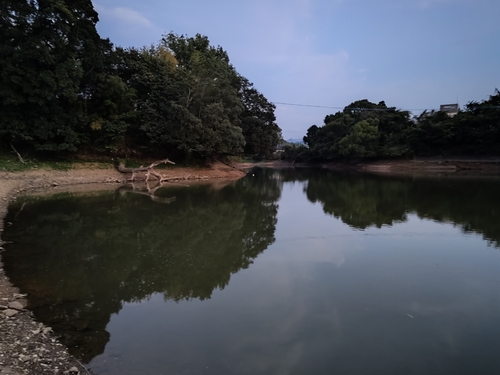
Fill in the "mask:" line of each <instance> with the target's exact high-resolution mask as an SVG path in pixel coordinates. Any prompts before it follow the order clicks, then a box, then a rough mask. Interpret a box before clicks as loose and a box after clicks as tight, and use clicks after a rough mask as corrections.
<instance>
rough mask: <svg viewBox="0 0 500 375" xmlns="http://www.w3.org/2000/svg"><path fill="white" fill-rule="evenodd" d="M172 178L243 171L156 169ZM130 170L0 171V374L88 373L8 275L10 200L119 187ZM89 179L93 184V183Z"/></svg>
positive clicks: (224, 176) (220, 167) (233, 174)
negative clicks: (6, 231) (6, 223)
mask: <svg viewBox="0 0 500 375" xmlns="http://www.w3.org/2000/svg"><path fill="white" fill-rule="evenodd" d="M158 171H159V172H160V173H161V174H162V175H163V176H165V177H166V178H168V179H169V181H182V182H184V183H186V181H188V180H192V181H195V180H213V179H235V178H240V177H242V176H244V175H245V173H244V172H242V171H240V170H238V169H235V168H232V167H230V166H227V165H224V164H222V163H216V164H214V165H212V166H211V167H210V168H204V169H202V168H198V169H197V168H172V169H161V170H158ZM124 183H126V176H125V175H123V174H122V173H120V172H118V171H116V170H115V169H111V168H110V169H95V168H92V165H79V166H77V167H75V168H74V169H71V170H68V171H47V170H32V171H28V172H19V173H9V172H0V375H21V374H23V375H24V374H28V375H40V374H87V373H89V372H88V371H87V370H86V369H85V368H84V366H83V365H82V364H80V363H79V362H78V361H77V360H76V359H75V358H73V357H71V356H70V355H69V354H68V353H67V349H66V348H65V347H64V346H63V345H62V344H60V343H59V342H58V340H57V337H55V336H54V335H53V334H52V332H51V329H50V328H49V327H45V326H43V324H41V323H38V322H37V321H36V320H35V319H34V317H33V315H32V313H31V312H30V311H28V310H26V309H24V307H25V306H26V298H25V297H26V296H23V295H20V294H19V290H17V289H16V288H15V287H14V286H13V285H12V284H11V283H10V282H9V280H8V279H7V277H6V276H5V273H4V270H3V264H2V261H1V252H3V251H4V249H3V247H1V246H2V244H3V242H2V239H1V233H2V230H3V226H4V220H3V219H4V217H5V215H6V213H7V208H8V204H9V202H10V201H12V200H13V199H15V197H16V195H18V194H21V193H23V192H26V191H35V190H37V191H40V190H53V191H54V192H55V191H57V190H61V189H68V188H69V187H70V186H71V187H73V188H74V186H77V187H78V188H77V189H78V190H80V191H81V190H85V187H86V186H87V187H89V188H91V189H93V190H94V189H95V188H96V187H95V184H106V187H111V188H113V187H115V188H116V187H118V186H119V185H121V184H124ZM89 185H92V187H90V186H89Z"/></svg>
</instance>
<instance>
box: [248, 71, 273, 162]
mask: <svg viewBox="0 0 500 375" xmlns="http://www.w3.org/2000/svg"><path fill="white" fill-rule="evenodd" d="M240 99H241V102H242V103H243V106H244V110H243V113H242V114H241V116H240V119H241V126H242V129H243V136H244V137H245V154H247V155H251V156H253V157H255V158H257V159H266V158H269V157H271V155H272V154H273V153H274V152H275V151H276V146H277V145H278V142H279V141H280V139H281V129H280V128H279V127H278V125H277V124H276V122H275V121H276V116H275V115H274V110H275V109H276V106H275V105H274V104H272V103H270V102H269V101H268V100H267V99H266V97H265V96H264V95H262V94H261V93H260V92H259V91H257V89H255V88H254V86H253V84H252V83H251V82H250V81H248V80H247V79H246V78H244V77H241V87H240Z"/></svg>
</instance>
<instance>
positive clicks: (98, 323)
mask: <svg viewBox="0 0 500 375" xmlns="http://www.w3.org/2000/svg"><path fill="white" fill-rule="evenodd" d="M499 192H500V180H499V179H497V178H484V177H482V178H472V177H464V178H457V177H448V178H444V177H443V178H433V179H431V178H409V177H397V178H396V177H380V176H371V175H359V174H356V175H353V174H338V173H332V172H327V171H320V170H283V171H276V170H270V169H258V170H255V171H253V173H252V174H250V175H248V177H246V178H244V179H242V180H239V181H237V182H233V183H230V184H228V185H227V186H224V187H221V186H220V185H202V186H191V187H189V188H187V187H182V186H175V185H174V186H172V187H168V188H164V189H160V190H158V191H157V193H156V195H157V196H158V197H159V199H157V200H156V201H153V200H151V199H150V198H149V197H147V196H144V195H139V194H134V193H132V192H130V191H128V190H127V189H126V188H121V189H120V190H117V191H116V192H112V193H100V194H94V195H93V196H85V197H75V196H73V195H71V194H60V195H56V196H53V197H50V198H46V197H44V198H35V197H27V198H22V199H19V200H18V201H17V202H16V203H15V204H13V205H12V206H11V207H10V211H9V215H8V217H7V218H6V221H7V222H8V223H12V225H7V228H6V231H5V233H4V239H5V240H6V241H12V242H13V243H11V244H8V245H6V246H5V247H6V250H7V251H6V252H5V253H4V262H5V269H6V272H7V274H8V276H9V277H10V278H11V280H12V281H13V282H14V283H15V284H16V285H17V286H18V287H19V288H20V289H21V291H22V292H24V293H29V306H30V308H31V309H32V310H33V311H34V313H35V314H36V316H37V318H38V319H40V320H41V321H43V322H44V323H46V324H49V325H50V326H52V327H53V328H54V330H55V331H56V332H57V333H58V334H59V335H62V337H63V342H64V343H66V344H67V345H69V346H70V350H71V352H72V353H73V354H75V355H77V356H78V357H79V358H81V359H82V361H83V362H85V363H87V364H88V366H89V367H90V368H91V369H92V370H93V371H94V372H95V373H97V374H99V375H104V374H106V375H118V374H123V375H128V374H214V375H215V374H217V375H219V374H280V375H281V374H384V375H386V374H454V375H456V374H499V373H500V355H499V353H500V249H499V245H500V220H499V219H500V194H499Z"/></svg>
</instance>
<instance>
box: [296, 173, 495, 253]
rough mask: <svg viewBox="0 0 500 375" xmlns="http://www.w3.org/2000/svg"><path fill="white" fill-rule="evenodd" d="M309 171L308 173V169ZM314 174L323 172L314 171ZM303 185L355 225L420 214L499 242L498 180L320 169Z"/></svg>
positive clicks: (336, 214)
mask: <svg viewBox="0 0 500 375" xmlns="http://www.w3.org/2000/svg"><path fill="white" fill-rule="evenodd" d="M306 173H310V172H306ZM316 173H321V172H319V171H317V172H316ZM321 176H322V177H321V178H309V179H308V184H307V186H306V187H305V188H304V191H305V193H306V195H307V198H308V199H309V200H310V201H311V202H313V203H314V202H320V203H321V204H322V206H323V210H324V212H325V213H327V214H329V215H333V216H334V217H336V218H340V219H341V220H342V221H343V222H344V223H346V224H348V225H349V226H351V227H353V228H356V229H366V228H367V227H370V226H374V227H377V228H380V227H382V226H383V225H393V224H394V223H400V222H404V221H406V220H407V214H408V213H409V212H415V213H417V214H418V216H419V217H420V218H426V219H431V220H435V221H439V222H447V223H453V224H455V225H459V226H460V227H461V228H462V230H463V231H464V232H476V233H481V234H483V236H484V238H485V239H486V240H488V241H490V242H491V243H493V244H494V245H495V246H498V245H499V244H500V227H499V225H498V222H499V220H500V211H499V207H500V195H499V194H497V192H498V191H500V179H498V178H487V177H486V178H485V177H482V178H470V177H466V178H459V177H446V178H428V177H427V178H424V177H420V178H412V177H388V176H379V175H370V174H362V175H359V174H352V173H349V174H345V173H344V174H339V173H333V172H328V173H321Z"/></svg>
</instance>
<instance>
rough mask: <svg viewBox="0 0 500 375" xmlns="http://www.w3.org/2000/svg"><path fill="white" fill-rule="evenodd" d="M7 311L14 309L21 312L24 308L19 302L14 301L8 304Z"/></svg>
mask: <svg viewBox="0 0 500 375" xmlns="http://www.w3.org/2000/svg"><path fill="white" fill-rule="evenodd" d="M8 306H9V309H15V310H22V309H24V306H23V305H21V303H20V302H18V301H14V302H9V305H8Z"/></svg>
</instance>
